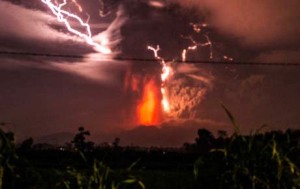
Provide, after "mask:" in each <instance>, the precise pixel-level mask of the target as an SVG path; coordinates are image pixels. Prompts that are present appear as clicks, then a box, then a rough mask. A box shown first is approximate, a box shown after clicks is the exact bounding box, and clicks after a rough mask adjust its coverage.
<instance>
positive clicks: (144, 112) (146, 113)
mask: <svg viewBox="0 0 300 189" xmlns="http://www.w3.org/2000/svg"><path fill="white" fill-rule="evenodd" d="M160 101H161V96H160V88H159V87H157V84H156V82H155V80H154V79H150V80H146V82H145V84H144V87H143V91H142V98H141V100H140V102H139V104H138V107H137V118H138V123H139V124H140V125H155V124H157V123H159V121H160V112H161V104H160Z"/></svg>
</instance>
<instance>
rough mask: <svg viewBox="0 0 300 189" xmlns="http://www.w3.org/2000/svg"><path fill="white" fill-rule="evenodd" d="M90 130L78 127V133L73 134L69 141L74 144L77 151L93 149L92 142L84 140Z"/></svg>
mask: <svg viewBox="0 0 300 189" xmlns="http://www.w3.org/2000/svg"><path fill="white" fill-rule="evenodd" d="M90 135H91V133H90V131H87V130H85V129H84V127H79V128H78V133H77V134H76V135H75V136H74V138H73V140H72V141H71V143H72V144H74V147H75V149H76V150H79V151H88V150H91V149H93V146H94V143H93V142H90V141H89V142H86V140H85V139H86V138H85V137H86V136H90Z"/></svg>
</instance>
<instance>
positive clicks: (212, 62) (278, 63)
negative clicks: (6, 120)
mask: <svg viewBox="0 0 300 189" xmlns="http://www.w3.org/2000/svg"><path fill="white" fill-rule="evenodd" d="M0 55H17V56H34V57H51V58H68V59H83V58H87V57H85V56H82V55H67V54H48V53H33V52H16V51H0ZM88 59H93V60H103V59H97V58H89V57H88ZM104 60H116V61H131V62H156V61H157V60H156V59H146V58H126V57H115V58H111V59H104ZM165 61H167V62H168V61H173V60H165ZM176 62H178V63H187V64H215V65H218V64H222V65H246V66H300V63H291V62H242V61H224V60H223V61H212V60H203V61H200V60H197V61H185V62H183V61H176Z"/></svg>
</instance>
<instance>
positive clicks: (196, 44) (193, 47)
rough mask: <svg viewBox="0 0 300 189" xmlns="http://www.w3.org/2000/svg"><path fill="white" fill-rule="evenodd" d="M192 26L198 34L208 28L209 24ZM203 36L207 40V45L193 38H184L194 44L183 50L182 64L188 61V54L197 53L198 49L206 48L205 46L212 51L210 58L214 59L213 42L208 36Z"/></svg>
mask: <svg viewBox="0 0 300 189" xmlns="http://www.w3.org/2000/svg"><path fill="white" fill-rule="evenodd" d="M191 25H192V27H193V30H194V31H195V32H196V33H200V32H201V31H202V28H205V27H207V24H205V23H203V24H193V23H191ZM203 36H204V37H205V38H206V42H205V43H201V42H197V41H195V40H194V39H193V38H192V37H191V36H188V37H184V38H186V39H188V40H190V41H191V43H192V45H191V46H188V47H187V48H185V49H183V50H182V53H181V59H182V62H185V61H186V56H187V53H188V52H189V51H195V50H197V49H198V47H205V46H208V47H209V50H210V54H209V58H210V59H213V49H212V42H211V40H210V38H209V37H208V35H206V34H204V35H203Z"/></svg>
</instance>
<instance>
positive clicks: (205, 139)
mask: <svg viewBox="0 0 300 189" xmlns="http://www.w3.org/2000/svg"><path fill="white" fill-rule="evenodd" d="M214 141H215V138H214V136H213V134H212V133H211V132H210V131H209V130H207V129H204V128H203V129H199V130H198V138H196V145H197V147H198V148H199V149H200V150H201V151H202V152H208V151H209V150H210V149H211V148H212V145H213V143H214Z"/></svg>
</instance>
